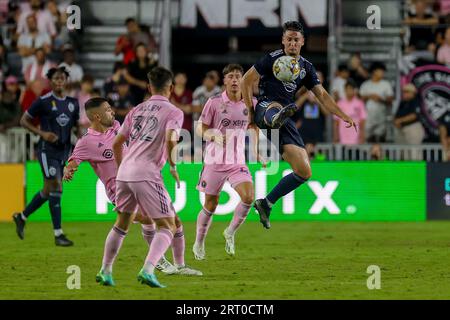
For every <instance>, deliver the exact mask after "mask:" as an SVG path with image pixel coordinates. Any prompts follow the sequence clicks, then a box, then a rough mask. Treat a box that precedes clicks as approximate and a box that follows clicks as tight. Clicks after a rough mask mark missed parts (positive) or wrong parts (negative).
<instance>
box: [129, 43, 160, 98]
mask: <svg viewBox="0 0 450 320" xmlns="http://www.w3.org/2000/svg"><path fill="white" fill-rule="evenodd" d="M156 66H157V63H156V61H154V60H151V59H150V58H149V56H148V51H147V47H146V46H145V44H143V43H139V44H138V45H137V46H136V59H135V60H134V61H133V62H131V63H130V64H129V65H128V73H125V78H126V79H127V81H128V82H129V83H130V85H131V88H130V89H131V94H132V95H133V98H134V100H133V104H134V105H138V104H139V103H141V102H142V101H143V100H144V96H145V93H146V92H147V90H148V89H147V87H148V78H147V75H148V73H149V72H150V71H152V69H153V68H154V67H156Z"/></svg>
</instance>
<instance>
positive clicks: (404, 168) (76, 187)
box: [26, 162, 426, 221]
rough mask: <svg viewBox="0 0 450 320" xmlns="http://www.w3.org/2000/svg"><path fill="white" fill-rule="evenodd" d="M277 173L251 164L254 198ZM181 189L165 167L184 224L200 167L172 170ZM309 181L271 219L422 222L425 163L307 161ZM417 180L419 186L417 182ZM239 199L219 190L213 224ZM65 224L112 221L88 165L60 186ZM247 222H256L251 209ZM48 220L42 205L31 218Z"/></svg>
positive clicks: (33, 181) (282, 168)
mask: <svg viewBox="0 0 450 320" xmlns="http://www.w3.org/2000/svg"><path fill="white" fill-rule="evenodd" d="M277 164H278V166H277V170H276V171H274V170H266V169H262V168H261V166H260V165H258V164H250V165H249V169H250V172H251V173H252V175H253V182H254V186H255V198H256V199H257V198H261V197H264V196H265V195H266V194H267V193H268V192H270V190H271V189H272V188H273V187H274V186H275V185H276V184H277V183H278V182H279V181H280V179H281V178H282V177H283V176H284V175H287V174H289V173H290V172H291V170H290V167H289V165H288V164H287V163H284V162H279V163H277ZM177 167H178V171H179V174H180V178H181V184H180V188H178V189H177V188H176V187H175V182H174V180H173V178H172V177H171V175H170V173H169V170H168V168H167V167H165V168H164V169H163V171H162V175H163V178H164V181H165V184H166V187H167V190H168V192H169V194H170V196H171V199H172V201H173V204H174V207H175V210H176V211H177V213H178V214H179V216H180V218H181V219H182V220H183V221H195V220H196V218H197V215H198V212H199V211H200V210H201V208H202V204H203V203H204V194H203V193H200V192H199V191H198V190H197V189H196V186H197V183H198V177H199V173H200V171H201V168H202V165H201V164H180V165H178V166H177ZM312 170H313V177H312V178H311V179H310V180H309V181H307V182H306V183H305V184H304V185H302V186H301V187H300V188H298V189H296V190H294V191H293V192H291V193H290V194H288V195H286V196H285V197H283V198H282V199H280V200H279V201H278V202H277V203H276V204H275V205H274V207H273V209H272V215H271V219H272V220H273V221H277V220H286V221H294V220H299V221H302V220H303V221H304V220H306V221H308V220H311V221H317V220H331V221H340V220H344V221H418V220H424V219H425V209H426V203H425V201H426V195H425V193H426V190H425V189H426V186H425V181H426V176H425V164H423V163H419V162H411V163H408V162H401V163H400V162H399V163H390V162H320V163H312ZM26 171H27V174H26V177H27V184H26V185H27V190H26V198H27V199H26V200H27V201H29V200H30V199H31V198H32V197H33V195H34V194H35V192H37V191H38V190H40V188H42V175H41V173H40V168H39V164H38V163H35V162H29V163H27V165H26ZM419 182H421V183H419ZM239 201H240V199H239V196H238V194H237V193H236V192H235V191H234V190H233V189H232V188H231V186H230V185H229V184H226V185H225V186H224V189H223V192H222V193H221V196H220V201H219V206H218V207H217V210H216V212H215V214H216V215H215V218H214V219H215V220H217V221H221V220H222V221H228V220H229V219H230V218H231V214H232V213H233V211H234V209H235V207H236V205H237V204H238V203H239ZM62 209H63V219H64V220H65V221H112V220H114V219H115V217H116V214H115V212H114V210H113V209H114V207H113V205H112V204H111V203H109V200H108V198H107V197H106V193H105V190H104V186H103V184H102V183H101V182H100V181H99V180H98V178H97V177H96V176H95V174H94V172H93V170H92V168H91V167H90V166H89V165H88V164H82V165H81V166H80V168H79V170H78V172H77V174H76V175H75V178H74V179H73V181H72V182H70V183H67V184H64V193H63V197H62ZM252 212H253V213H251V214H250V215H249V217H248V219H249V220H254V221H257V220H258V216H257V214H255V212H254V211H253V210H252ZM31 219H32V220H41V221H49V220H50V215H49V213H48V208H47V207H46V206H43V207H41V209H39V211H38V213H37V214H35V215H33V216H31Z"/></svg>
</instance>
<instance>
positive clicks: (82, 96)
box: [77, 74, 94, 128]
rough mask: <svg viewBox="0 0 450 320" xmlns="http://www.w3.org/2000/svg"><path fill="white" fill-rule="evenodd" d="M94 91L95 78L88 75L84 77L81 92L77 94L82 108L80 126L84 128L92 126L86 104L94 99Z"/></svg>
mask: <svg viewBox="0 0 450 320" xmlns="http://www.w3.org/2000/svg"><path fill="white" fill-rule="evenodd" d="M93 90H94V78H93V77H92V76H91V75H89V74H86V75H84V76H83V79H81V88H80V91H79V92H78V94H77V98H78V105H79V106H80V120H79V124H80V125H81V126H82V127H83V128H88V127H89V126H90V125H91V122H90V121H89V119H88V117H87V115H86V110H85V109H84V104H85V103H86V101H88V100H89V99H91V98H93V96H92V95H93Z"/></svg>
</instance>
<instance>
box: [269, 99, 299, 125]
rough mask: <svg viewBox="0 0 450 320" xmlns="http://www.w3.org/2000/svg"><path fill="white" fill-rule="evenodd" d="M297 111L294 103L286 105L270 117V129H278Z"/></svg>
mask: <svg viewBox="0 0 450 320" xmlns="http://www.w3.org/2000/svg"><path fill="white" fill-rule="evenodd" d="M295 111H297V105H296V104H295V103H291V104H288V105H287V106H286V107H284V108H282V109H281V110H280V111H278V112H277V113H276V114H275V115H274V116H273V117H272V126H271V127H272V128H273V129H279V128H281V126H282V125H283V124H284V123H285V122H286V120H287V119H288V118H290V117H292V116H293V115H294V113H295Z"/></svg>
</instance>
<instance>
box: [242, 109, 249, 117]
mask: <svg viewBox="0 0 450 320" xmlns="http://www.w3.org/2000/svg"><path fill="white" fill-rule="evenodd" d="M243 113H244V116H248V109H247V108H245V109H244V111H243Z"/></svg>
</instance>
